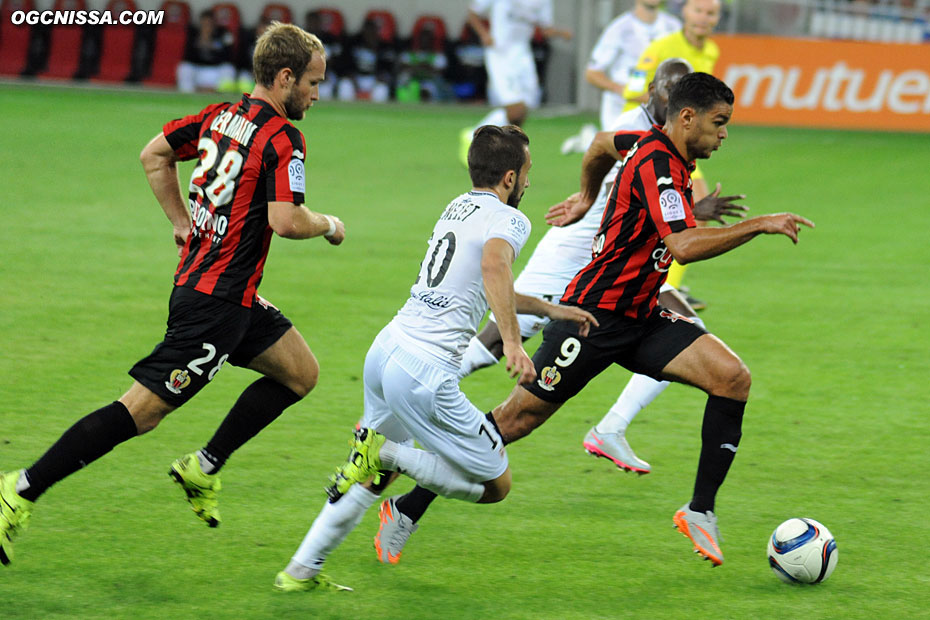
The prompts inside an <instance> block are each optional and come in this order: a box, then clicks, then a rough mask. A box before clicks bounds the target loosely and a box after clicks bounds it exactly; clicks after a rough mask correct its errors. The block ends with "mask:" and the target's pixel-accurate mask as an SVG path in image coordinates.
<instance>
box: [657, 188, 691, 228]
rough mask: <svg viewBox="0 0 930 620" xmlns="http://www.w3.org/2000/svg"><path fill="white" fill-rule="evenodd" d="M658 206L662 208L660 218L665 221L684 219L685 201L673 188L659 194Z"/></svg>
mask: <svg viewBox="0 0 930 620" xmlns="http://www.w3.org/2000/svg"><path fill="white" fill-rule="evenodd" d="M660 180H661V179H660ZM659 207H660V208H661V209H662V219H663V220H665V221H666V222H676V221H678V220H683V219H685V203H684V202H683V201H682V199H681V194H679V193H678V192H677V191H676V190H674V189H667V190H665V191H663V192H662V193H661V194H659Z"/></svg>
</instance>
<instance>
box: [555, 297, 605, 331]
mask: <svg viewBox="0 0 930 620" xmlns="http://www.w3.org/2000/svg"><path fill="white" fill-rule="evenodd" d="M549 318H550V319H552V320H564V321H573V322H575V323H577V324H578V335H579V336H581V337H582V338H587V337H588V332H590V331H591V326H592V325H593V326H595V327H600V325H601V324H600V323H598V322H597V319H596V318H594V315H593V314H591V313H590V312H588V311H587V310H582V309H581V308H579V307H578V306H560V305H558V304H552V308H551V309H550V311H549Z"/></svg>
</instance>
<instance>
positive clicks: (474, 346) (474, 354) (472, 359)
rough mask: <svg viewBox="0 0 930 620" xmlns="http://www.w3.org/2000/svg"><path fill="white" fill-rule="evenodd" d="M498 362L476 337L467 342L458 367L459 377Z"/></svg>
mask: <svg viewBox="0 0 930 620" xmlns="http://www.w3.org/2000/svg"><path fill="white" fill-rule="evenodd" d="M497 362H498V359H497V358H496V357H494V354H493V353H491V352H490V351H488V349H487V347H485V346H484V344H482V342H481V341H480V340H478V338H477V337H474V338H472V339H471V340H470V341H469V342H468V348H467V349H465V353H464V354H463V355H462V366H461V367H460V368H459V379H462V378H464V377H467V376H468V375H470V374H471V373H473V372H475V371H476V370H478V369H479V368H485V367H487V366H493V365H494V364H496V363H497Z"/></svg>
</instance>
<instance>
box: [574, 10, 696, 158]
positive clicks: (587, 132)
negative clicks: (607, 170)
mask: <svg viewBox="0 0 930 620" xmlns="http://www.w3.org/2000/svg"><path fill="white" fill-rule="evenodd" d="M661 4H662V2H661V0H636V3H635V4H634V5H633V9H632V10H630V11H627V12H626V13H623V14H621V15H619V16H618V17H616V18H614V20H613V21H611V22H610V23H609V24H608V25H607V27H606V28H605V29H604V32H602V33H601V36H600V38H598V40H597V43H596V44H595V45H594V49H593V50H592V51H591V58H590V60H589V61H588V68H587V69H586V70H585V74H584V77H585V80H587V81H588V83H589V84H591V85H592V86H596V87H597V88H599V89H600V90H601V91H603V92H602V93H601V116H600V125H601V126H600V129H601V130H602V131H606V130H609V129H612V128H613V126H614V122H615V121H616V119H617V117H618V116H620V114H621V113H622V112H623V110H624V107H625V106H626V99H625V98H624V97H623V91H624V89H625V88H626V84H627V82H628V81H629V79H630V74H631V73H632V71H633V67H634V66H636V62H637V61H638V60H639V57H640V55H641V54H642V53H643V51H644V50H645V49H646V46H647V45H649V43H650V42H651V41H653V40H654V39H657V38H658V37H661V36H664V35H666V34H670V33H672V32H675V31H676V30H680V29H681V21H680V20H679V19H678V18H677V17H675V16H673V15H670V14H669V13H666V12H665V11H662V10H660V9H659V7H660V6H661ZM597 131H598V128H597V127H595V126H594V125H591V124H588V125H585V126H584V127H582V128H581V132H580V133H578V134H577V135H575V136H571V137H570V138H567V139H566V140H565V142H563V143H562V153H563V154H568V153H584V152H585V151H586V150H587V149H588V146H589V145H590V144H591V140H593V139H594V134H595V133H597Z"/></svg>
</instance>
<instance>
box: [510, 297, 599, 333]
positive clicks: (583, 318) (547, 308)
mask: <svg viewBox="0 0 930 620" xmlns="http://www.w3.org/2000/svg"><path fill="white" fill-rule="evenodd" d="M515 298H516V302H517V314H533V315H535V316H547V317H549V318H550V319H552V320H553V321H559V320H565V321H573V322H575V323H577V324H578V333H580V334H581V335H582V336H584V337H587V335H588V332H589V331H590V330H591V326H592V325H594V326H595V327H596V326H598V325H600V323H598V322H597V319H596V318H594V315H593V314H591V313H590V312H588V311H587V310H582V309H581V308H579V307H578V306H563V305H560V304H553V303H550V302H548V301H546V300H545V299H540V298H538V297H532V296H530V295H521V294H520V293H516V294H515Z"/></svg>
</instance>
